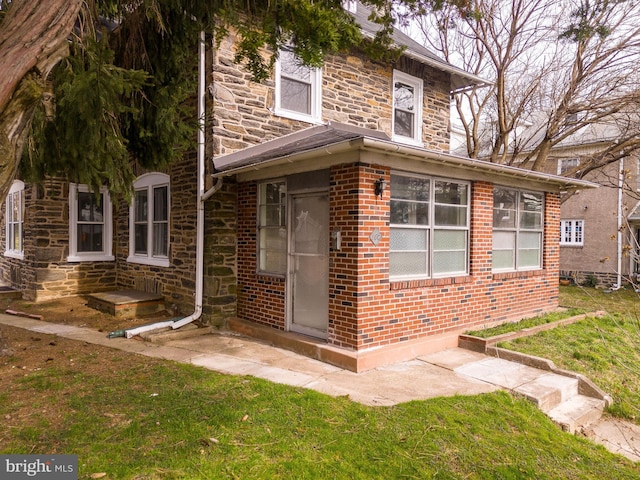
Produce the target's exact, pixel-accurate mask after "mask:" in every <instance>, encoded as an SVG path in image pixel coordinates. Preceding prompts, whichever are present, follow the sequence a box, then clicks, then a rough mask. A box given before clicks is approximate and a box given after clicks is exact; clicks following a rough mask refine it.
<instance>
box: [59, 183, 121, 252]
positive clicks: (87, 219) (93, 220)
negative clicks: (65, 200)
mask: <svg viewBox="0 0 640 480" xmlns="http://www.w3.org/2000/svg"><path fill="white" fill-rule="evenodd" d="M111 218H112V205H111V198H110V197H109V192H108V191H107V189H106V188H104V187H103V188H101V189H100V192H99V193H98V194H96V193H95V192H92V191H91V190H90V189H89V187H88V186H87V185H78V184H75V183H71V184H70V185H69V256H68V257H67V261H69V262H82V261H104V260H114V256H113V255H112V251H113V245H112V244H113V225H112V222H111Z"/></svg>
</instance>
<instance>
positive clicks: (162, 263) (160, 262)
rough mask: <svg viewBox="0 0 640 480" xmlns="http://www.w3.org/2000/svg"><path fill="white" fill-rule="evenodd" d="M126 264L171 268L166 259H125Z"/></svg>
mask: <svg viewBox="0 0 640 480" xmlns="http://www.w3.org/2000/svg"><path fill="white" fill-rule="evenodd" d="M127 263H137V264H139V265H150V266H152V267H169V266H171V264H170V263H169V259H168V258H149V257H127Z"/></svg>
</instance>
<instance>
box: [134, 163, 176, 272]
mask: <svg viewBox="0 0 640 480" xmlns="http://www.w3.org/2000/svg"><path fill="white" fill-rule="evenodd" d="M169 180H170V179H169V175H166V174H164V173H146V174H144V175H141V176H140V177H138V178H137V179H136V181H135V182H134V183H133V189H134V196H133V202H132V203H131V207H129V256H128V257H127V261H128V262H132V263H143V264H147V265H156V266H160V267H168V266H169V218H170V217H169V213H170V205H171V203H170V197H169V194H170V192H169Z"/></svg>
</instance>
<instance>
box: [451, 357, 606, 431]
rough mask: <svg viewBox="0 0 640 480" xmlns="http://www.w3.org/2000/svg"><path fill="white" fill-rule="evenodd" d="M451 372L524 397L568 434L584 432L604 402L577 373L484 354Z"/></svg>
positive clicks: (602, 407) (597, 414) (597, 417)
mask: <svg viewBox="0 0 640 480" xmlns="http://www.w3.org/2000/svg"><path fill="white" fill-rule="evenodd" d="M455 371H456V372H458V373H461V374H464V375H467V376H470V377H473V378H476V379H478V380H482V381H485V382H489V383H492V384H494V385H497V386H500V387H502V388H504V389H506V390H509V391H511V392H513V393H515V394H517V395H521V396H523V397H525V398H527V399H528V400H530V401H532V402H533V403H535V404H536V405H537V406H538V408H540V410H542V411H543V412H544V413H545V414H546V415H547V416H549V417H550V418H551V419H552V420H553V421H554V422H555V423H557V424H558V425H559V426H560V427H561V428H562V430H564V431H566V432H570V433H572V434H575V433H582V432H584V431H586V430H587V429H588V427H589V426H590V425H591V424H592V423H594V422H596V421H598V420H599V419H600V417H601V416H602V412H603V411H604V408H605V407H606V406H607V404H608V400H607V398H606V397H605V396H602V395H590V393H591V392H589V389H588V388H585V386H584V381H585V380H584V379H583V378H582V377H580V376H576V375H573V376H571V375H563V374H561V373H556V372H552V371H549V370H542V369H539V368H535V367H531V366H528V365H525V364H522V363H516V362H514V361H513V359H510V360H505V359H501V358H491V357H488V358H486V359H484V360H481V361H478V362H473V363H469V364H466V365H463V366H461V367H459V368H456V369H455ZM566 373H570V372H566Z"/></svg>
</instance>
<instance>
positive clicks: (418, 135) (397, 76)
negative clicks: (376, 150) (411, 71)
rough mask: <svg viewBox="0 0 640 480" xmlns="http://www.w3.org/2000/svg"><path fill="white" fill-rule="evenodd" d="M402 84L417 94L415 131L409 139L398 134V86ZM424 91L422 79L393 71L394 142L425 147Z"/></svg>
mask: <svg viewBox="0 0 640 480" xmlns="http://www.w3.org/2000/svg"><path fill="white" fill-rule="evenodd" d="M397 83H402V84H405V85H408V86H409V87H412V88H413V91H414V92H415V98H414V105H413V108H414V109H415V117H414V124H413V131H412V132H411V136H410V137H407V136H405V135H399V134H397V133H396V101H395V94H396V84H397ZM423 89H424V82H423V81H422V79H421V78H418V77H414V76H411V75H408V74H406V73H404V72H401V71H399V70H394V71H393V83H392V85H391V102H392V112H391V132H392V134H391V138H392V140H394V141H396V142H400V143H406V144H410V145H417V146H423V145H424V143H423V141H422V109H423Z"/></svg>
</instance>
